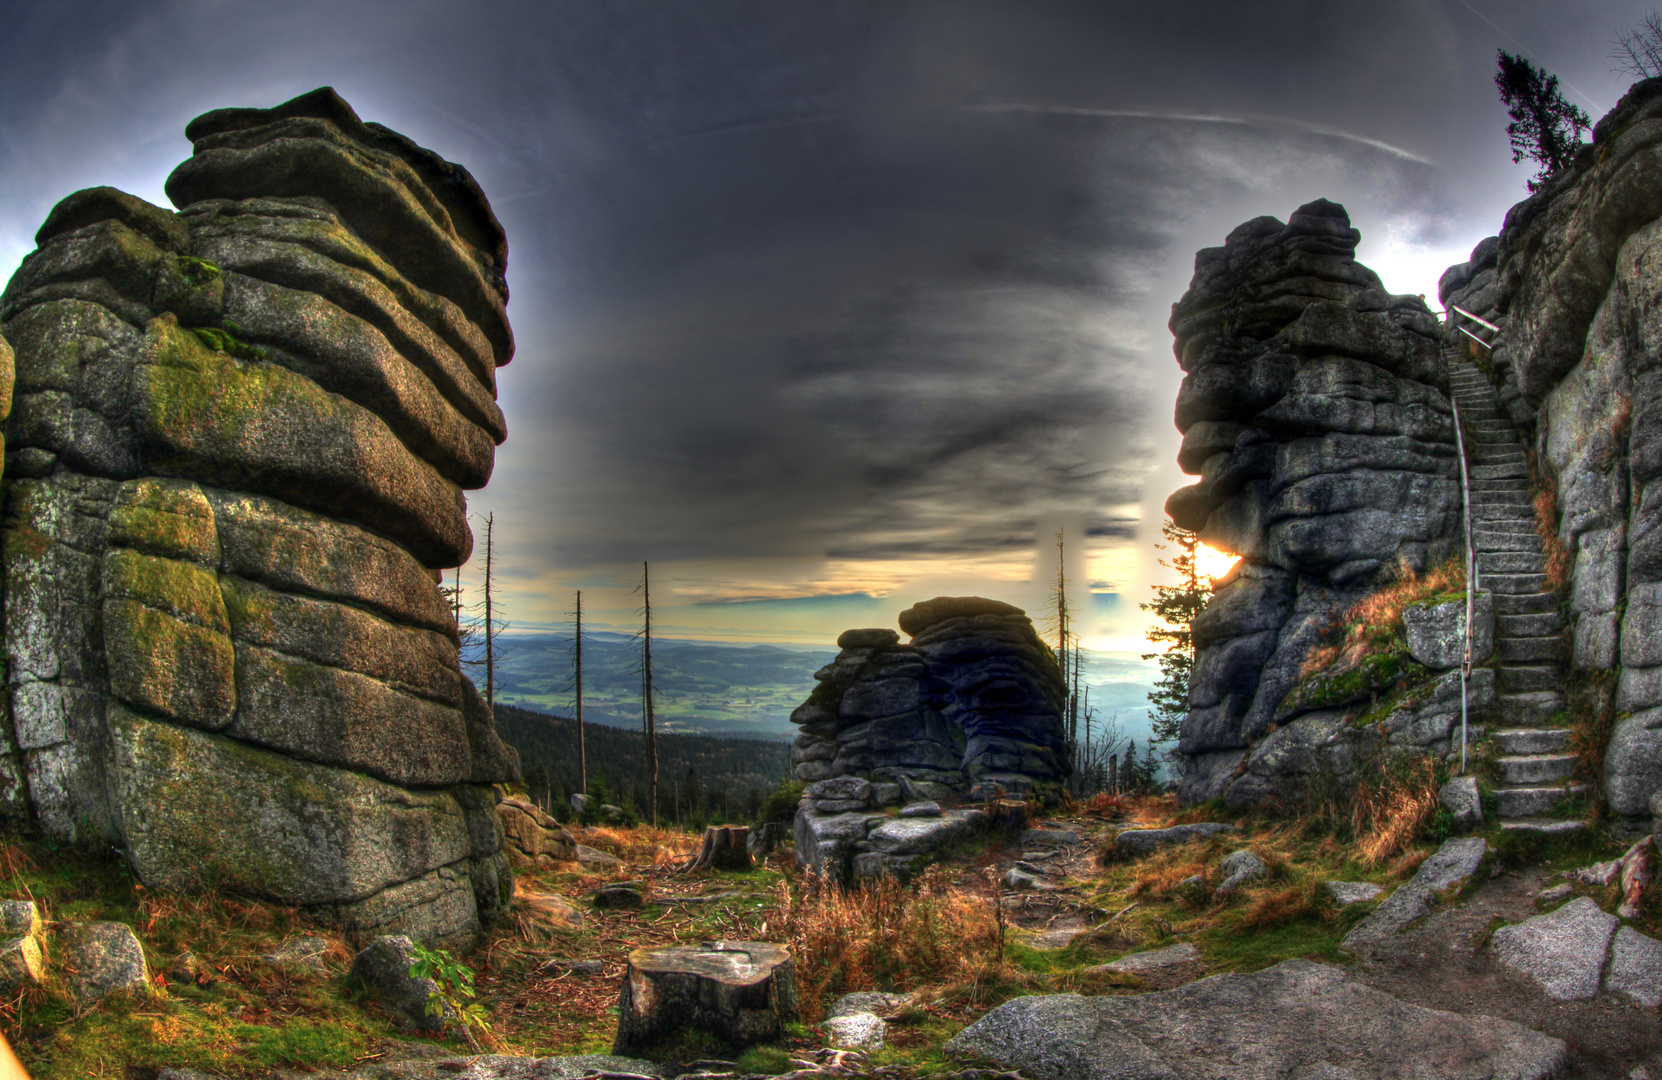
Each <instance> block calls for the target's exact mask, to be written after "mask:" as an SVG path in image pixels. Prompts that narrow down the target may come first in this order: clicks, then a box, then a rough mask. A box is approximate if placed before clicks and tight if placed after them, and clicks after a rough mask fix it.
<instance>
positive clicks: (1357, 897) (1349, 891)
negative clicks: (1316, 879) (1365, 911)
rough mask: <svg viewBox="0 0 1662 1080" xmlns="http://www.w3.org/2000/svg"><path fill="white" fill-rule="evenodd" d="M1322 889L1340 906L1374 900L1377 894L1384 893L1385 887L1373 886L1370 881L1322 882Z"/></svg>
mask: <svg viewBox="0 0 1662 1080" xmlns="http://www.w3.org/2000/svg"><path fill="white" fill-rule="evenodd" d="M1322 888H1323V889H1325V890H1327V895H1329V896H1331V897H1332V898H1333V899H1335V900H1337V901H1338V902H1339V903H1341V904H1361V903H1365V902H1367V901H1369V900H1376V899H1378V897H1379V894H1380V893H1382V892H1384V891H1385V886H1383V885H1375V884H1374V883H1373V882H1371V881H1324V882H1322Z"/></svg>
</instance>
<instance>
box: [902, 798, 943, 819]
mask: <svg viewBox="0 0 1662 1080" xmlns="http://www.w3.org/2000/svg"><path fill="white" fill-rule="evenodd" d="M900 816H901V817H940V816H941V804H940V803H938V802H935V801H934V800H932V799H931V800H927V801H925V802H915V803H908V804H907V805H905V806H903V807H901V808H900Z"/></svg>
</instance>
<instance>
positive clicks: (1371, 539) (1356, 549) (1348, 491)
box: [1166, 199, 1460, 802]
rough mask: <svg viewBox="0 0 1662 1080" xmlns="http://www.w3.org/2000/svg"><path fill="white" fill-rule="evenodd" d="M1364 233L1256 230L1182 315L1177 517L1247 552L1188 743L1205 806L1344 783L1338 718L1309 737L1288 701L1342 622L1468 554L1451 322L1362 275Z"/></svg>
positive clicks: (1227, 249)
mask: <svg viewBox="0 0 1662 1080" xmlns="http://www.w3.org/2000/svg"><path fill="white" fill-rule="evenodd" d="M1359 239H1360V234H1359V233H1358V232H1357V231H1356V230H1355V229H1353V228H1351V226H1350V219H1349V217H1348V215H1347V214H1346V213H1345V210H1344V208H1343V207H1342V206H1339V205H1337V204H1335V203H1331V202H1328V201H1327V200H1325V199H1322V200H1317V201H1316V202H1313V203H1309V204H1307V205H1305V206H1301V207H1299V208H1298V210H1297V211H1295V212H1294V213H1293V214H1292V216H1291V217H1289V218H1288V220H1287V221H1286V222H1285V223H1283V222H1281V221H1279V220H1277V219H1276V218H1273V217H1260V218H1255V219H1254V220H1252V221H1249V222H1247V223H1245V224H1244V225H1241V226H1240V227H1238V228H1237V229H1235V230H1234V231H1233V232H1232V233H1230V234H1229V236H1228V238H1227V239H1226V240H1225V242H1224V246H1223V247H1221V248H1208V249H1206V250H1203V251H1201V252H1199V253H1198V254H1197V255H1196V257H1195V276H1194V280H1193V282H1192V283H1191V285H1190V287H1189V291H1188V292H1187V293H1185V294H1184V296H1183V298H1182V299H1181V300H1179V301H1178V303H1177V304H1175V305H1174V306H1173V309H1172V318H1171V329H1172V333H1173V334H1174V335H1175V337H1176V344H1175V350H1176V353H1177V356H1178V360H1179V362H1180V364H1181V365H1182V367H1183V370H1184V371H1185V372H1186V377H1185V378H1184V380H1183V386H1182V390H1181V391H1180V393H1179V395H1178V401H1177V415H1176V420H1177V426H1178V428H1179V429H1180V430H1181V431H1182V432H1183V448H1182V451H1181V453H1180V455H1179V458H1178V460H1179V463H1180V465H1181V466H1182V467H1183V469H1184V471H1186V472H1189V473H1191V474H1197V473H1198V474H1199V476H1200V478H1201V479H1200V482H1199V483H1197V484H1195V485H1193V486H1191V487H1187V488H1183V489H1181V490H1179V491H1178V492H1176V493H1175V494H1174V495H1172V497H1171V498H1170V500H1169V501H1168V502H1167V504H1166V508H1167V511H1168V512H1169V513H1170V514H1171V516H1172V518H1173V519H1174V520H1175V521H1176V522H1177V524H1179V525H1181V526H1183V527H1184V528H1187V529H1192V530H1194V531H1196V532H1198V533H1199V534H1200V537H1201V539H1202V540H1203V541H1205V542H1206V543H1207V544H1209V545H1211V546H1212V547H1215V548H1218V549H1220V550H1223V551H1228V552H1232V553H1234V554H1237V555H1240V556H1242V558H1241V561H1240V562H1239V563H1238V564H1237V566H1236V568H1235V569H1234V570H1232V571H1231V572H1230V573H1229V575H1227V576H1226V577H1225V578H1224V579H1222V580H1221V581H1220V582H1219V583H1218V584H1217V586H1216V588H1215V595H1214V598H1213V600H1212V601H1211V603H1210V604H1209V605H1208V606H1207V608H1206V610H1205V611H1204V612H1203V613H1202V614H1201V615H1200V617H1199V618H1198V619H1196V621H1195V623H1194V640H1195V647H1196V650H1197V655H1196V661H1195V668H1194V674H1193V676H1192V678H1191V682H1190V712H1189V714H1188V718H1187V719H1186V720H1185V721H1184V724H1183V728H1182V738H1181V741H1180V743H1179V747H1178V749H1179V751H1180V752H1181V754H1182V755H1184V761H1185V766H1184V775H1183V777H1182V781H1181V792H1182V794H1183V796H1184V797H1185V798H1187V799H1190V800H1198V799H1207V798H1212V797H1215V796H1218V795H1224V794H1226V793H1227V792H1228V791H1229V789H1230V788H1231V787H1232V786H1233V785H1235V784H1237V783H1240V782H1241V781H1243V780H1247V779H1248V777H1249V775H1250V776H1251V777H1253V778H1252V779H1251V780H1250V781H1249V782H1248V783H1246V785H1245V786H1243V788H1242V791H1241V792H1239V793H1237V794H1238V796H1240V798H1238V799H1237V800H1236V801H1248V802H1250V801H1257V800H1258V799H1261V798H1263V797H1265V796H1267V795H1271V794H1274V793H1275V784H1274V783H1266V782H1265V778H1266V777H1272V778H1273V777H1274V776H1278V775H1286V773H1287V770H1288V769H1294V771H1312V772H1313V771H1317V770H1318V769H1328V768H1333V767H1338V768H1340V769H1341V771H1342V769H1343V768H1344V767H1345V766H1346V765H1347V763H1348V762H1347V760H1346V758H1347V754H1348V751H1346V752H1342V753H1340V754H1339V755H1338V758H1337V759H1335V760H1328V759H1329V758H1331V757H1332V756H1333V755H1331V754H1329V753H1328V752H1327V750H1325V749H1323V746H1324V745H1325V744H1326V743H1327V742H1329V741H1330V739H1329V736H1330V735H1331V734H1332V732H1331V731H1330V730H1329V729H1330V728H1332V726H1333V723H1334V722H1335V718H1334V717H1327V716H1318V717H1312V718H1311V719H1310V720H1309V721H1308V722H1305V723H1304V724H1303V727H1302V728H1301V726H1300V715H1301V714H1300V713H1299V712H1298V711H1297V710H1293V711H1289V710H1288V709H1286V708H1283V707H1282V706H1283V700H1284V699H1285V698H1286V697H1287V695H1288V692H1289V691H1290V690H1292V689H1293V688H1294V686H1295V685H1296V684H1297V683H1298V681H1299V678H1300V669H1301V667H1302V665H1303V664H1304V661H1305V659H1306V657H1307V655H1308V654H1309V652H1310V650H1311V648H1312V647H1313V646H1314V645H1315V644H1316V643H1317V641H1318V638H1319V636H1320V634H1321V633H1322V632H1323V631H1324V630H1325V629H1326V628H1327V627H1328V626H1329V625H1330V624H1332V623H1333V622H1334V621H1335V619H1336V617H1337V616H1338V615H1339V614H1340V613H1342V612H1344V611H1345V610H1347V609H1348V608H1350V607H1351V606H1352V605H1354V604H1355V603H1356V601H1357V600H1359V599H1361V598H1362V597H1363V596H1366V595H1367V594H1368V593H1370V592H1372V591H1374V590H1375V589H1377V588H1378V587H1379V586H1380V585H1381V584H1383V583H1385V582H1387V581H1389V580H1391V579H1392V578H1393V577H1395V576H1397V575H1399V574H1401V573H1402V571H1403V569H1404V568H1407V569H1408V570H1411V571H1413V572H1416V573H1419V572H1423V571H1424V570H1426V569H1427V568H1429V567H1431V566H1434V565H1436V564H1438V563H1440V562H1442V561H1443V560H1445V559H1447V558H1448V557H1450V556H1451V555H1453V554H1455V553H1456V552H1457V551H1458V550H1459V547H1458V536H1459V530H1460V482H1459V464H1458V459H1457V456H1456V450H1455V436H1454V427H1453V423H1452V420H1451V410H1450V406H1449V399H1448V393H1447V390H1448V377H1447V374H1446V372H1445V371H1444V367H1443V361H1442V356H1441V351H1440V342H1441V328H1440V326H1439V324H1438V322H1437V320H1436V319H1435V318H1434V317H1433V316H1432V314H1431V313H1430V311H1429V310H1428V309H1427V307H1426V305H1425V303H1424V301H1423V300H1422V299H1421V298H1419V297H1413V296H1393V295H1390V294H1388V293H1386V292H1385V290H1384V288H1383V287H1382V285H1381V283H1380V280H1379V278H1378V276H1377V275H1376V274H1374V273H1373V271H1371V270H1369V269H1368V268H1367V267H1365V266H1363V265H1361V264H1359V263H1358V262H1356V260H1355V251H1356V244H1357V242H1358V240H1359ZM1274 727H1279V730H1278V731H1276V732H1275V734H1274V735H1273V736H1271V737H1270V738H1266V736H1270V734H1271V731H1272V728H1274ZM1318 727H1319V728H1320V730H1319V731H1318V730H1316V729H1317V728H1318ZM1305 729H1309V730H1305ZM1307 736H1308V737H1307ZM1264 755H1278V756H1279V758H1280V759H1282V762H1283V763H1279V764H1278V763H1274V762H1272V759H1271V758H1268V757H1264ZM1260 758H1263V760H1262V761H1260V762H1259V764H1260V767H1259V768H1258V769H1257V770H1256V771H1253V770H1252V765H1253V763H1254V761H1256V760H1258V759H1260ZM1295 759H1296V761H1297V762H1299V763H1300V764H1299V765H1298V766H1297V768H1294V760H1295Z"/></svg>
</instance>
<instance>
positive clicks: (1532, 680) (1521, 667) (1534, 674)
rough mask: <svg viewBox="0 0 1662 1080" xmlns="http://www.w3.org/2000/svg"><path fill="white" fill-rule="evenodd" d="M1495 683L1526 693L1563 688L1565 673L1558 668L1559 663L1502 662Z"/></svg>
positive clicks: (1499, 686)
mask: <svg viewBox="0 0 1662 1080" xmlns="http://www.w3.org/2000/svg"><path fill="white" fill-rule="evenodd" d="M1495 685H1496V687H1497V688H1499V689H1501V690H1505V691H1507V692H1509V693H1513V694H1526V693H1528V692H1530V691H1531V690H1562V689H1563V688H1564V673H1563V672H1561V671H1559V670H1558V665H1557V664H1502V665H1501V666H1500V670H1499V672H1497V675H1496V679H1495Z"/></svg>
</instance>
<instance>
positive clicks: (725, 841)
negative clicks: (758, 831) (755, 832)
mask: <svg viewBox="0 0 1662 1080" xmlns="http://www.w3.org/2000/svg"><path fill="white" fill-rule="evenodd" d="M749 839H750V826H748V825H711V826H709V827H707V828H706V829H705V830H704V844H703V846H702V847H700V848H699V849H698V857H697V858H696V859H694V860H693V861H692V862H690V863H688V864H687V870H689V871H691V870H706V869H711V868H714V869H716V870H749V869H750V868H751V867H752V866H754V865H755V864H754V863H753V862H752V861H751V858H750V851H749V849H748V847H747V841H748V840H749Z"/></svg>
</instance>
